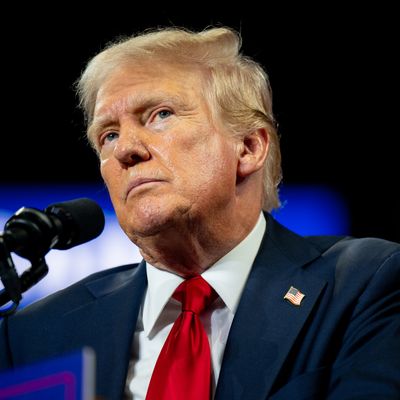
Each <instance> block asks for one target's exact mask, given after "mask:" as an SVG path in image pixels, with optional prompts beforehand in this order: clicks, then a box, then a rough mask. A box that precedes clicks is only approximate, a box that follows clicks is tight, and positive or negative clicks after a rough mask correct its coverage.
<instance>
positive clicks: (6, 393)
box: [0, 371, 76, 400]
mask: <svg viewBox="0 0 400 400" xmlns="http://www.w3.org/2000/svg"><path fill="white" fill-rule="evenodd" d="M59 385H64V399H65V400H76V397H75V394H76V379H75V376H74V374H72V373H71V372H67V371H64V372H59V373H57V374H54V375H48V376H45V377H42V378H38V379H34V380H32V381H28V382H24V383H21V384H19V385H14V386H11V387H8V388H5V389H0V399H10V398H12V397H14V396H18V395H21V394H28V393H32V392H36V391H39V390H45V389H49V388H51V387H54V386H59Z"/></svg>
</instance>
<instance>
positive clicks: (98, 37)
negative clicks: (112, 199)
mask: <svg viewBox="0 0 400 400" xmlns="http://www.w3.org/2000/svg"><path fill="white" fill-rule="evenodd" d="M26 7H28V6H24V7H21V9H20V10H17V9H16V10H13V12H11V13H9V15H8V16H6V15H4V16H3V18H9V19H10V21H8V22H9V23H10V22H11V25H8V26H9V27H8V28H7V29H4V28H3V39H2V60H3V61H2V63H3V68H2V70H3V77H2V78H3V79H2V97H3V102H2V104H3V105H2V128H3V129H2V135H1V137H2V139H1V142H0V143H1V144H0V146H1V147H0V149H1V150H0V152H1V168H0V191H1V184H2V183H3V184H4V183H8V184H9V183H16V184H24V183H26V182H29V183H32V182H49V183H52V182H57V183H63V182H68V183H71V182H92V181H95V182H98V181H100V177H99V173H98V170H97V160H96V157H95V155H94V154H93V153H92V151H91V150H90V149H89V147H88V146H87V145H86V143H85V140H84V139H83V137H84V126H83V119H82V116H81V113H80V111H79V110H78V109H77V107H76V105H77V99H76V97H75V95H74V92H73V89H72V87H73V83H74V81H75V80H76V79H77V78H78V76H79V74H80V72H81V71H82V69H83V68H84V66H85V63H86V61H87V60H88V59H89V58H90V57H91V56H93V55H94V54H95V53H96V52H97V51H99V50H100V49H101V48H102V47H103V46H104V45H105V44H106V43H107V42H109V41H110V40H112V39H113V38H115V37H116V36H118V35H129V34H131V33H134V32H138V31H142V30H144V29H146V28H150V27H156V26H171V25H178V26H185V27H188V28H194V29H203V28H204V27H206V26H207V25H229V26H231V27H233V28H235V29H237V30H239V31H240V32H241V33H242V36H243V51H244V53H246V54H247V55H249V56H251V57H253V58H255V59H256V60H257V61H259V62H261V63H262V64H263V65H264V66H265V68H266V70H267V72H268V73H269V76H270V80H271V84H272V88H273V93H274V110H275V114H276V116H277V119H278V122H279V125H280V134H281V144H282V153H283V172H284V183H287V184H297V183H299V184H301V183H306V184H324V185H330V186H331V187H332V188H333V189H335V190H337V191H338V192H340V193H341V194H342V196H343V197H344V198H345V200H346V201H347V204H348V206H349V209H350V215H351V233H352V234H353V235H355V236H378V237H382V238H386V239H391V240H395V241H400V198H399V194H398V193H399V191H398V186H399V183H398V181H399V178H398V173H399V165H400V163H399V150H398V149H399V145H398V144H397V136H398V134H399V122H398V118H397V116H398V115H399V112H398V93H399V91H398V82H397V80H398V78H397V77H398V71H399V63H398V61H397V60H396V59H397V57H398V50H399V46H398V37H399V32H398V24H397V22H396V18H395V15H396V14H395V12H394V11H393V10H390V9H386V8H384V6H383V5H382V6H380V7H379V8H377V7H376V5H375V6H374V7H372V6H371V7H370V8H366V7H365V6H363V8H357V9H356V8H355V9H353V10H349V9H348V8H341V9H339V8H334V7H333V6H332V7H329V6H327V7H326V8H325V9H324V10H322V9H321V8H311V7H309V9H307V8H305V7H304V5H302V6H296V8H293V7H289V6H287V7H286V8H285V9H281V10H275V9H272V7H270V6H269V4H268V3H267V4H266V10H264V11H263V12H261V11H260V10H259V8H258V7H253V6H252V5H251V4H250V3H249V4H248V5H246V7H247V9H248V10H247V12H246V13H245V12H244V11H243V10H242V8H243V7H244V4H238V6H234V5H230V6H229V12H230V14H232V13H233V14H234V15H231V16H227V15H226V13H219V14H218V13H212V12H209V13H205V14H206V15H207V14H208V15H207V16H202V15H201V14H202V13H201V12H200V11H201V10H199V8H200V7H199V4H197V5H196V4H189V5H187V7H188V9H187V10H183V11H184V12H183V11H182V10H181V12H180V13H175V12H173V11H170V10H167V9H168V8H169V5H168V4H167V3H165V4H164V5H156V4H154V5H150V6H147V7H146V8H147V9H146V10H143V6H142V7H141V8H139V9H138V8H137V5H132V6H127V5H124V6H122V5H121V4H118V3H115V4H114V3H113V4H107V8H105V9H104V10H99V9H98V7H97V9H94V10H92V11H91V12H89V13H86V14H85V15H84V14H83V13H82V10H79V9H73V8H72V7H70V8H68V9H66V8H63V7H62V6H57V7H58V8H57V9H55V8H54V9H53V8H49V7H47V8H46V9H44V8H43V9H38V6H37V5H34V6H30V7H31V8H30V9H27V8H26ZM284 7H285V6H284ZM336 7H337V6H336ZM15 8H18V7H15ZM201 8H203V9H204V8H205V6H204V4H202V7H201ZM235 8H236V9H235ZM203 13H204V11H203ZM245 14H246V15H245ZM210 15H215V16H213V17H210ZM4 26H5V25H4ZM10 26H11V28H10ZM0 195H1V194H0ZM26 205H28V204H26Z"/></svg>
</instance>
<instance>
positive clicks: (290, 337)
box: [0, 216, 400, 400]
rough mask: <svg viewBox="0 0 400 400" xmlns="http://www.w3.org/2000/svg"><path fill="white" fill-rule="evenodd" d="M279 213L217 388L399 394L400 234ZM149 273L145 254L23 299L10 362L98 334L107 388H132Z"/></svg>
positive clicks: (222, 395) (263, 394) (228, 394)
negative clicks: (331, 226) (321, 227)
mask: <svg viewBox="0 0 400 400" xmlns="http://www.w3.org/2000/svg"><path fill="white" fill-rule="evenodd" d="M267 218H268V221H267V232H266V234H265V237H264V240H263V243H262V245H261V248H260V250H259V253H258V255H257V257H256V260H255V261H254V265H253V268H252V270H251V273H250V276H249V279H248V281H247V284H246V286H245V289H244V292H243V295H242V298H241V300H240V303H239V306H238V309H237V312H236V315H235V318H234V320H233V324H232V327H231V330H230V333H229V337H228V342H227V345H226V349H225V353H224V358H223V363H222V368H221V373H220V377H219V382H218V386H217V391H216V396H215V399H216V400H239V399H241V400H262V399H263V400H264V399H267V398H268V399H273V400H280V399H285V400H286V399H292V398H295V399H296V400H301V399H325V398H329V399H338V400H339V399H340V400H343V399H374V400H375V399H399V398H400V318H399V304H400V299H399V297H400V293H399V292H400V245H399V244H396V243H391V242H387V241H383V240H379V239H351V238H337V237H309V238H302V237H300V236H298V235H296V234H294V233H293V232H291V231H289V230H287V229H286V228H284V227H283V226H281V225H280V224H279V223H278V222H276V221H274V220H273V219H272V218H271V217H270V216H267ZM146 285H147V281H146V271H145V268H144V263H141V264H139V265H137V264H134V265H128V266H122V267H118V268H114V269H111V270H106V271H102V272H100V273H97V274H94V275H92V276H90V277H88V278H86V279H84V280H83V281H81V282H78V283H76V284H74V285H73V286H71V287H69V288H67V289H65V290H62V291H60V292H58V293H55V294H54V295H52V296H49V297H48V298H46V299H44V300H42V301H40V302H38V303H36V304H34V305H32V306H31V307H28V308H26V309H24V310H21V311H20V312H18V313H17V314H16V315H15V316H13V317H11V318H8V319H6V320H4V321H3V323H2V324H1V327H0V331H1V332H0V366H1V368H10V367H12V366H17V365H22V364H27V363H31V362H34V361H37V360H41V359H45V358H47V357H52V356H55V355H60V354H63V353H68V352H71V351H73V350H75V349H79V348H81V347H83V346H90V347H92V348H93V349H94V350H95V352H96V356H97V377H96V379H97V394H98V395H99V396H102V397H104V398H105V399H108V400H120V399H121V398H122V392H123V389H124V385H125V379H126V374H127V367H128V361H129V354H130V347H131V343H132V335H133V333H134V330H135V327H136V320H137V316H138V312H139V308H140V305H141V302H142V299H143V295H144V293H145V289H146ZM290 286H294V287H296V288H297V289H299V290H301V292H302V293H304V294H305V297H304V299H303V301H302V303H301V305H300V306H294V305H292V304H291V303H289V302H287V301H286V300H284V299H283V297H284V295H285V293H286V292H287V291H288V289H289V288H290ZM188 400H190V399H188Z"/></svg>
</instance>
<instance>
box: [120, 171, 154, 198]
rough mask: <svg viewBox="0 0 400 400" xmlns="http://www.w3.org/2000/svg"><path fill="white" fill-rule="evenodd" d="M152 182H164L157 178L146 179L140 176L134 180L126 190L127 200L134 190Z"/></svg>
mask: <svg viewBox="0 0 400 400" xmlns="http://www.w3.org/2000/svg"><path fill="white" fill-rule="evenodd" d="M151 182H162V180H161V179H157V178H146V177H141V176H138V177H136V178H134V179H132V180H131V181H130V182H129V185H128V187H127V189H126V196H125V198H126V197H128V196H129V194H130V193H131V192H132V190H134V189H136V188H137V187H139V186H141V185H144V184H146V183H151Z"/></svg>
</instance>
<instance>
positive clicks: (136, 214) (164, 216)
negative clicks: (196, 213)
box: [118, 201, 189, 240]
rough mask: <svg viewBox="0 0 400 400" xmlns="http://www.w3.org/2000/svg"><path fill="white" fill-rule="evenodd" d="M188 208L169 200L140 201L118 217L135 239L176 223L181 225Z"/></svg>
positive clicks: (155, 232)
mask: <svg viewBox="0 0 400 400" xmlns="http://www.w3.org/2000/svg"><path fill="white" fill-rule="evenodd" d="M188 209H189V208H188V207H183V206H182V205H177V204H171V203H169V202H151V201H148V202H141V203H139V202H138V203H136V204H135V206H134V207H132V208H131V209H130V210H129V211H128V212H127V213H126V214H125V216H121V218H120V217H119V216H118V219H119V220H120V225H121V227H122V229H123V230H124V231H125V233H126V234H127V235H128V236H129V237H130V238H131V239H132V240H133V239H134V238H137V237H146V236H154V235H157V234H159V233H161V232H163V231H165V230H167V229H169V228H171V227H173V226H174V225H176V226H179V225H181V224H182V222H183V218H184V217H183V216H184V215H185V214H187V211H188Z"/></svg>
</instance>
